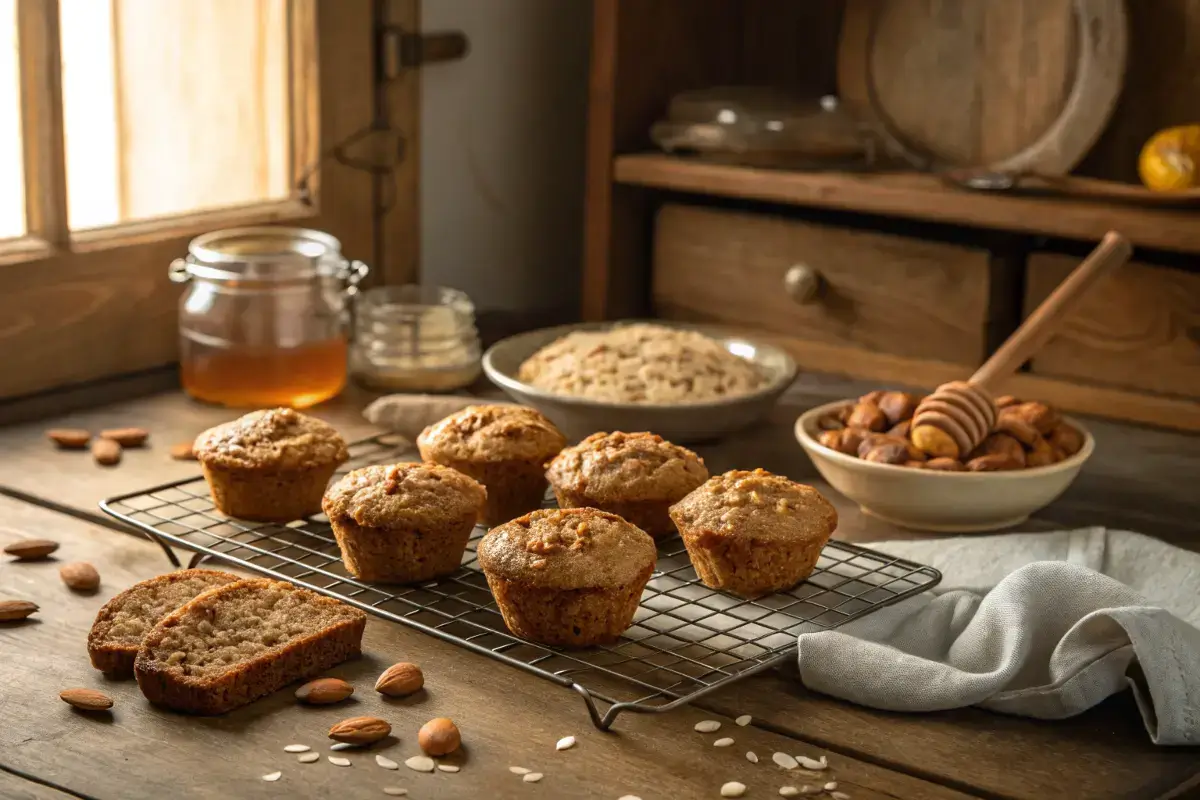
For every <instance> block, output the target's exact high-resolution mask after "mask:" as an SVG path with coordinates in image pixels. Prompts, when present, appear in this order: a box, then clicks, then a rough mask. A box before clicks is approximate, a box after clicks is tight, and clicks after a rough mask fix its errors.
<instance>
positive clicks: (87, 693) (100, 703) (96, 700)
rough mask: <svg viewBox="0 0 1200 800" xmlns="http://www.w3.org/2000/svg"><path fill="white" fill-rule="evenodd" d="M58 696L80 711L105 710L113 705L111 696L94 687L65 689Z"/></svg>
mask: <svg viewBox="0 0 1200 800" xmlns="http://www.w3.org/2000/svg"><path fill="white" fill-rule="evenodd" d="M58 696H59V697H60V698H62V701H63V702H64V703H70V704H71V705H73V706H75V707H76V708H78V709H80V710H81V711H107V710H108V709H110V708H112V706H113V701H112V698H111V697H109V696H108V695H106V694H105V693H104V692H97V691H96V690H95V689H66V690H64V691H61V692H59V693H58Z"/></svg>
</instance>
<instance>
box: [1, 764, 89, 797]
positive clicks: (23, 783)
mask: <svg viewBox="0 0 1200 800" xmlns="http://www.w3.org/2000/svg"><path fill="white" fill-rule="evenodd" d="M77 796H78V795H74V794H67V793H66V792H60V791H59V790H58V789H55V788H54V787H52V786H46V785H44V784H41V783H38V782H36V781H33V780H28V779H26V778H23V777H21V776H20V775H18V774H14V773H12V772H7V771H5V770H4V767H3V766H2V765H0V797H3V798H5V800H65V798H69V797H77Z"/></svg>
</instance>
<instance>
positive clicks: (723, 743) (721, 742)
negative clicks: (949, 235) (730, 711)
mask: <svg viewBox="0 0 1200 800" xmlns="http://www.w3.org/2000/svg"><path fill="white" fill-rule="evenodd" d="M732 744H733V739H731V738H730V737H728V736H726V737H724V738H722V739H717V740H716V741H715V742H713V747H729V746H731V745H732Z"/></svg>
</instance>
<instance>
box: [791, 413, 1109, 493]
mask: <svg viewBox="0 0 1200 800" xmlns="http://www.w3.org/2000/svg"><path fill="white" fill-rule="evenodd" d="M854 402H855V399H854V398H850V399H847V400H837V401H834V402H832V403H826V404H824V405H821V406H817V407H816V408H810V409H809V410H808V411H805V412H804V413H803V414H801V415H800V417H799V418H798V419H797V420H796V438H797V439H799V440H800V443H801V444H802V445H804V446H805V447H812V448H813V449H815V450H817V451H819V452H820V453H821V455H822V456H823V457H825V458H828V459H829V460H830V461H833V462H836V463H839V464H842V465H843V466H846V467H849V468H854V469H860V470H865V471H867V472H871V471H876V472H881V471H882V472H891V473H895V472H896V470H902V471H904V472H906V473H908V474H910V475H937V476H939V477H941V476H944V477H946V478H949V479H953V480H960V481H961V480H968V481H969V480H974V481H996V480H1009V481H1012V480H1021V479H1022V478H1026V477H1036V476H1045V475H1050V474H1053V473H1055V472H1066V471H1067V470H1070V469H1073V468H1077V467H1079V466H1081V465H1082V464H1083V462H1085V461H1087V460H1088V458H1089V457H1090V456H1091V455H1092V451H1093V450H1094V449H1095V448H1096V440H1095V438H1093V436H1092V432H1091V431H1089V430H1088V429H1087V428H1085V427H1084V426H1082V425H1080V424H1079V421H1078V420H1076V419H1074V418H1072V417H1066V416H1064V417H1063V421H1064V422H1069V423H1071V427H1073V428H1075V429H1076V430H1078V431H1079V432H1080V433H1082V434H1083V447H1081V448H1079V452H1078V453H1076V454H1075V455H1073V456H1070V457H1068V458H1064V459H1063V460H1062V461H1059V462H1057V463H1055V464H1048V465H1046V466H1044V467H1027V468H1025V469H1010V470H1000V471H997V472H949V471H946V470H936V469H934V470H924V469H914V468H912V467H904V466H901V465H899V464H880V463H878V462H876V461H864V460H863V459H861V458H858V457H856V456H849V455H846V454H845V453H839V452H838V451H837V450H834V449H833V448H831V447H826V446H825V445H823V444H821V443H820V442H818V441H817V440H816V438H814V437H813V436H811V435H809V432H808V428H809V426H810V425H813V424H814V423H815V421H816V420H818V419H820V418H821V417H823V416H826V415H827V414H829V413H830V412H833V411H836V410H837V409H839V408H842V407H844V406H847V405H850V404H851V403H854ZM814 427H815V426H814Z"/></svg>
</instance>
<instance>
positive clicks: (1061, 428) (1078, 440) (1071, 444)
mask: <svg viewBox="0 0 1200 800" xmlns="http://www.w3.org/2000/svg"><path fill="white" fill-rule="evenodd" d="M1046 440H1047V441H1048V442H1049V443H1050V446H1051V447H1056V448H1058V449H1059V450H1061V451H1062V452H1063V454H1064V457H1066V456H1073V455H1075V454H1076V453H1078V452H1079V451H1080V450H1082V449H1083V434H1082V433H1080V432H1079V430H1078V429H1077V428H1073V427H1071V426H1070V425H1068V424H1067V423H1065V422H1063V423H1060V424H1059V425H1058V427H1056V428H1055V429H1054V430H1052V431H1050V435H1049V436H1047V437H1046Z"/></svg>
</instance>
